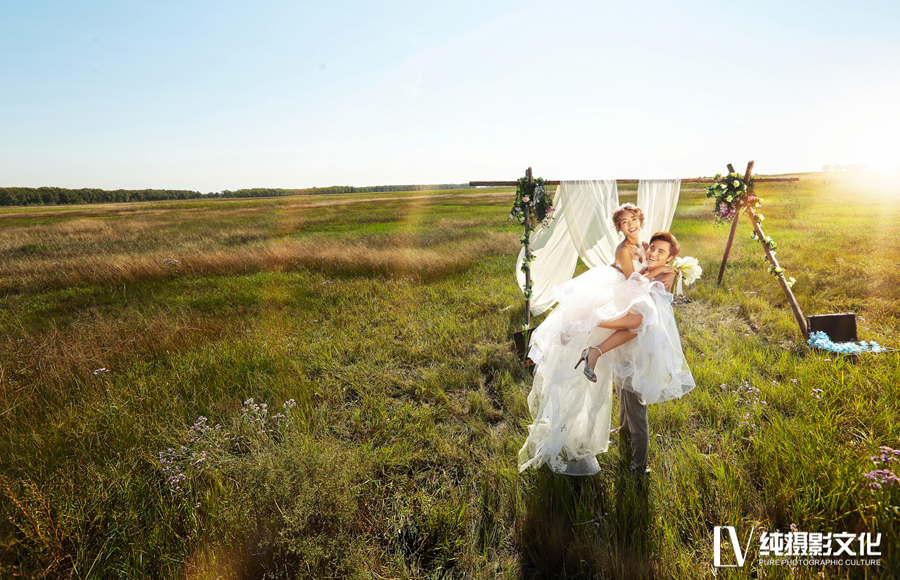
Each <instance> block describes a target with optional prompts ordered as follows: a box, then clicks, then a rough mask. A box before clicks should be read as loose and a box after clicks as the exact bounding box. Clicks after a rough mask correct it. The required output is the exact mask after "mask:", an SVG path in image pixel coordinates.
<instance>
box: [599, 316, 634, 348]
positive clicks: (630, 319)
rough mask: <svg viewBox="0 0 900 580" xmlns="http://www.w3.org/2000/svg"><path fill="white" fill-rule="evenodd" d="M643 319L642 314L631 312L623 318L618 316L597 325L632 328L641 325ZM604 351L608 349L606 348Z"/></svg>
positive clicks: (622, 328) (611, 327) (620, 328)
mask: <svg viewBox="0 0 900 580" xmlns="http://www.w3.org/2000/svg"><path fill="white" fill-rule="evenodd" d="M643 321H644V317H643V316H642V315H640V314H637V313H634V312H629V313H628V314H626V315H625V316H622V317H621V318H616V319H615V320H607V321H605V322H601V323H600V324H598V325H597V326H599V327H600V328H608V329H610V330H631V329H633V328H637V327H639V326H640V325H641V323H642V322H643ZM616 346H618V345H616ZM603 352H606V351H605V350H604V351H603Z"/></svg>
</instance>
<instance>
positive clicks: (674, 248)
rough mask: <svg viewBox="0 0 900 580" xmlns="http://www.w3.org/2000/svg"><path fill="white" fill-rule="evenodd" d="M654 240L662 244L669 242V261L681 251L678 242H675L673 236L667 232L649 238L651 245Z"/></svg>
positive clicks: (657, 233)
mask: <svg viewBox="0 0 900 580" xmlns="http://www.w3.org/2000/svg"><path fill="white" fill-rule="evenodd" d="M656 240H662V241H664V242H669V260H671V259H672V258H675V257H677V256H678V252H680V251H681V245H680V244H679V243H678V240H676V239H675V236H673V235H672V234H670V233H669V232H656V233H655V234H653V235H652V236H650V243H651V244H652V243H653V242H655V241H656ZM667 261H668V260H667Z"/></svg>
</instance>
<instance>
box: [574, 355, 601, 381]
mask: <svg viewBox="0 0 900 580" xmlns="http://www.w3.org/2000/svg"><path fill="white" fill-rule="evenodd" d="M592 348H594V349H597V352H599V353H600V356H603V351H602V350H600V349H599V348H597V347H596V346H589V347H587V348H586V349H584V350H583V351H581V358H580V359H578V362H577V363H576V364H575V368H576V369H577V368H578V365H580V364H581V363H582V361H583V362H584V376H586V377H587V379H588V380H589V381H591V382H592V383H596V382H597V374H596V373H595V372H594V369H592V368H588V366H587V357H588V353H589V352H590V351H591V349H592ZM598 358H599V357H598Z"/></svg>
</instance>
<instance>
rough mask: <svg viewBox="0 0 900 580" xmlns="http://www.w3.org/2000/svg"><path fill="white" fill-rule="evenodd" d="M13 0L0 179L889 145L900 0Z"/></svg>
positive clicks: (355, 177) (396, 174)
mask: <svg viewBox="0 0 900 580" xmlns="http://www.w3.org/2000/svg"><path fill="white" fill-rule="evenodd" d="M677 4H678V3H673V2H664V1H658V2H641V1H632V2H621V1H620V2H604V1H590V2H567V1H562V2H554V3H549V2H533V1H529V0H518V1H515V2H513V1H509V2H505V1H500V2H492V1H485V0H481V1H478V2H468V1H466V2H422V1H421V0H418V1H416V2H402V1H397V2H345V1H341V0H337V1H331V2H327V3H326V2H317V3H308V2H255V3H249V2H246V3H241V2H230V1H228V0H218V1H216V2H205V1H196V2H190V1H179V2H162V1H154V2H143V1H140V2H128V1H121V0H120V1H118V2H91V1H79V2H42V1H34V2H5V3H3V5H2V7H0V186H30V187H36V186H42V185H55V186H61V187H73V188H74V187H101V188H105V189H116V188H144V187H151V188H178V189H195V190H199V191H203V192H207V191H220V190H223V189H238V188H243V187H286V188H290V187H310V186H328V185H336V184H341V185H375V184H400V183H403V184H412V183H423V184H428V183H460V182H466V181H469V180H489V179H515V178H517V177H518V176H520V175H522V174H523V173H524V169H525V168H526V167H528V166H533V167H534V169H535V174H536V175H539V176H543V177H546V178H548V179H590V178H609V177H617V178H641V177H690V176H697V175H711V174H713V173H716V172H718V171H722V170H723V168H724V166H725V164H726V163H728V162H732V163H734V164H735V166H739V167H742V166H743V165H744V164H746V162H747V161H748V160H750V159H754V160H755V161H756V170H757V171H758V172H760V173H784V172H792V171H815V170H819V169H821V167H822V165H824V164H826V163H828V164H837V163H843V164H850V163H867V164H868V165H869V166H870V167H873V168H883V169H897V168H898V163H900V155H898V152H900V147H897V146H896V145H895V140H896V138H897V135H898V129H900V107H898V105H897V103H900V34H897V33H896V32H895V29H896V28H897V26H898V24H900V3H898V2H896V1H891V2H887V1H883V2H882V1H865V0H863V1H861V2H852V3H851V2H827V1H823V2H786V1H784V0H781V1H771V2H770V1H768V0H764V1H758V2H729V3H723V2H714V1H697V2H691V3H681V5H677Z"/></svg>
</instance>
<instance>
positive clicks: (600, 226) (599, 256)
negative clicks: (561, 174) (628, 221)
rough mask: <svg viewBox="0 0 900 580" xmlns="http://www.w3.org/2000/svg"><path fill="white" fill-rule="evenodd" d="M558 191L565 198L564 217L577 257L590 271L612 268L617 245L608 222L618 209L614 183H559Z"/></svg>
mask: <svg viewBox="0 0 900 580" xmlns="http://www.w3.org/2000/svg"><path fill="white" fill-rule="evenodd" d="M559 188H560V189H564V191H565V193H566V196H567V199H566V213H565V214H564V216H565V218H566V223H567V224H568V226H569V235H570V236H571V237H572V243H573V244H574V245H575V249H576V250H578V255H579V256H580V257H581V259H582V260H583V261H584V263H585V264H587V265H588V267H589V268H596V267H597V266H610V265H612V263H613V262H614V261H615V258H616V244H618V243H619V238H618V236H617V234H616V230H615V226H614V225H613V223H612V219H611V216H612V213H613V211H615V209H616V208H617V207H618V206H619V190H618V188H617V187H616V180H615V179H606V180H603V181H561V182H560V184H559ZM558 192H559V190H557V193H558Z"/></svg>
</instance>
